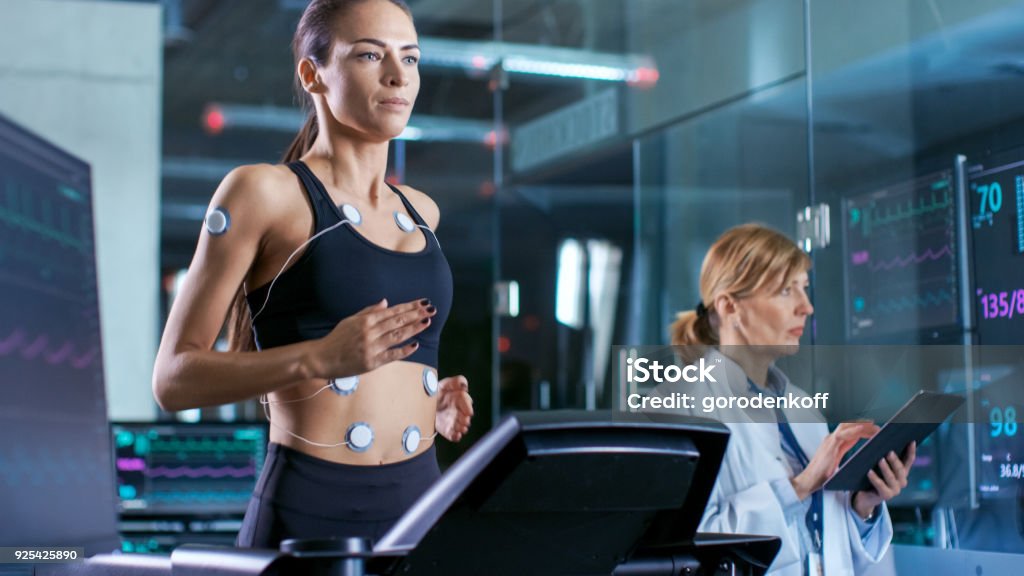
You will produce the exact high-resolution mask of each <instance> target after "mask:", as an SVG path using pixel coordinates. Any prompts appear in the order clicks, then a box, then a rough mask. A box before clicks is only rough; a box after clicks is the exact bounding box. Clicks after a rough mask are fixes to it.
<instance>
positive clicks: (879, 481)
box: [853, 442, 917, 518]
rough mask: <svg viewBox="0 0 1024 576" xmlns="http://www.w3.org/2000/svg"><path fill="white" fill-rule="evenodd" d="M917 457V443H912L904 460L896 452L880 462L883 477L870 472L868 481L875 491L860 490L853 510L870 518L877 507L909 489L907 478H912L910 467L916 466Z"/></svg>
mask: <svg viewBox="0 0 1024 576" xmlns="http://www.w3.org/2000/svg"><path fill="white" fill-rule="evenodd" d="M916 457H917V442H911V443H910V444H908V445H907V449H906V452H905V454H904V455H903V459H902V460H900V458H899V456H897V455H896V453H895V452H889V454H887V455H886V457H885V458H882V459H881V460H879V461H878V469H879V470H881V471H882V475H881V476H879V475H878V473H877V472H875V471H874V470H868V481H869V482H871V485H872V486H874V487H875V489H874V490H860V491H858V492H856V493H855V494H854V495H853V509H854V510H855V511H856V512H857V514H859V515H860V517H861V518H867V517H868V516H870V515H871V512H872V511H873V510H874V509H875V507H877V506H878V505H879V504H881V503H882V502H885V501H887V500H892V499H893V498H895V497H896V496H897V495H899V493H900V492H902V491H903V489H904V488H906V487H907V476H910V467H911V466H913V465H914V458H916Z"/></svg>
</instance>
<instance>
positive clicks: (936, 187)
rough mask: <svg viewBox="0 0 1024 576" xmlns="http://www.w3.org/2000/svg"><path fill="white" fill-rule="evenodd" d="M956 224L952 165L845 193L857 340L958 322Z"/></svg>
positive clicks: (850, 330) (851, 315) (850, 314)
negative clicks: (944, 169) (864, 189)
mask: <svg viewBox="0 0 1024 576" xmlns="http://www.w3.org/2000/svg"><path fill="white" fill-rule="evenodd" d="M956 231H957V228H956V192H955V187H954V185H953V174H952V171H951V170H946V171H942V172H937V173H934V174H929V175H926V176H922V177H920V178H915V179H913V180H909V181H904V182H898V183H894V184H892V185H890V186H886V187H884V188H879V189H876V190H872V191H870V192H868V193H865V194H860V195H857V196H851V197H849V198H846V199H844V200H843V232H844V239H845V242H844V246H845V249H846V253H845V254H844V255H843V258H844V261H843V271H844V274H845V286H846V318H847V336H848V338H849V339H850V340H851V341H871V342H880V341H886V339H887V338H889V339H891V338H892V337H894V336H913V335H915V334H922V333H936V332H942V331H943V330H947V329H953V330H955V329H958V328H959V306H958V305H957V302H958V301H959V295H958V294H959V291H958V289H957V256H956V255H957V242H956V238H957V232H956Z"/></svg>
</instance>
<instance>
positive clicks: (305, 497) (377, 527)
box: [237, 442, 441, 549]
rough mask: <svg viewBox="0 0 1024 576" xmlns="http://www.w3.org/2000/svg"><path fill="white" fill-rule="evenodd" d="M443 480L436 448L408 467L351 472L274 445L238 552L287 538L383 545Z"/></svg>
mask: <svg viewBox="0 0 1024 576" xmlns="http://www.w3.org/2000/svg"><path fill="white" fill-rule="evenodd" d="M440 475H441V472H440V470H439V469H438V466H437V457H436V455H435V451H434V446H433V445H431V446H430V448H429V449H428V450H427V451H426V452H424V453H422V454H420V455H418V456H414V457H412V458H409V459H408V460H402V461H401V462H395V463H393V464H383V465H381V466H353V465H351V464H339V463H337V462H330V461H327V460H322V459H320V458H316V457H314V456H310V455H308V454H305V453H302V452H299V451H298V450H295V449H293V448H288V447H287V446H283V445H281V444H276V443H273V442H271V443H270V444H269V445H268V447H267V460H266V463H265V464H264V466H263V472H262V474H260V479H259V481H258V482H257V483H256V489H255V491H254V492H253V495H252V499H251V500H250V501H249V507H248V509H247V510H246V513H245V520H244V521H243V522H242V528H241V530H239V532H238V540H237V545H238V546H240V547H243V548H274V549H276V548H278V546H279V545H280V543H281V541H282V540H287V539H288V538H330V537H338V538H345V537H350V536H359V537H363V538H369V539H371V540H373V541H377V540H379V539H380V537H381V536H383V535H384V533H385V532H387V531H388V529H389V528H391V526H392V525H393V524H394V523H395V522H396V521H397V520H398V518H399V517H401V516H402V514H404V513H405V511H406V510H408V509H409V507H410V506H412V504H413V502H415V501H416V499H417V498H419V497H420V495H421V494H423V492H425V491H426V490H427V488H429V487H430V485H431V484H433V483H434V481H435V480H437V478H438V477H439V476H440Z"/></svg>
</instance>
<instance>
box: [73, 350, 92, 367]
mask: <svg viewBox="0 0 1024 576" xmlns="http://www.w3.org/2000/svg"><path fill="white" fill-rule="evenodd" d="M96 352H97V350H96V348H93V349H92V350H89V351H88V352H86V353H85V354H82V355H81V356H78V357H77V358H72V359H71V365H72V366H73V367H75V368H77V369H79V370H81V369H83V368H86V367H87V366H89V365H90V364H92V361H93V360H94V359H95V358H96Z"/></svg>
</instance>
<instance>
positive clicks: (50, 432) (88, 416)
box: [0, 117, 117, 554]
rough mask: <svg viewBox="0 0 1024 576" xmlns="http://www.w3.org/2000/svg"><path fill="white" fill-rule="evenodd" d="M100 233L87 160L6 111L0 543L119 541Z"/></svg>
mask: <svg viewBox="0 0 1024 576" xmlns="http://www.w3.org/2000/svg"><path fill="white" fill-rule="evenodd" d="M93 238H94V233H93V218H92V189H91V177H90V169H89V165H88V164H86V163H84V162H82V161H81V160H79V159H77V158H75V157H73V156H71V155H69V154H68V153H66V152H64V151H62V150H60V149H59V148H57V147H55V146H53V145H52V144H50V143H49V142H46V141H45V140H43V139H41V138H39V137H38V136H36V135H34V134H32V133H30V132H28V131H27V130H25V129H23V128H21V127H19V126H17V125H15V124H14V123H13V122H10V121H8V120H7V119H5V118H3V117H0V390H2V391H3V395H4V399H3V402H2V404H0V510H3V513H2V514H0V515H2V516H3V520H2V521H0V546H13V545H19V546H29V545H41V546H46V545H55V544H56V543H57V542H60V543H62V545H65V546H84V547H85V548H86V553H87V554H94V553H96V552H101V551H109V550H110V549H111V548H113V547H116V544H117V525H116V506H115V502H114V495H113V484H114V476H113V467H112V465H111V464H112V463H111V461H110V448H109V446H110V444H109V437H108V431H107V408H106V399H105V390H104V378H103V353H102V351H103V347H102V342H101V336H100V317H99V295H98V291H97V279H96V254H95V250H94V245H93ZM108 546H109V547H110V548H108Z"/></svg>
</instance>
